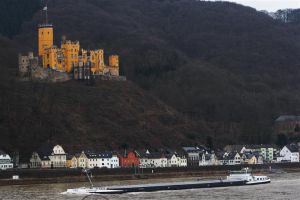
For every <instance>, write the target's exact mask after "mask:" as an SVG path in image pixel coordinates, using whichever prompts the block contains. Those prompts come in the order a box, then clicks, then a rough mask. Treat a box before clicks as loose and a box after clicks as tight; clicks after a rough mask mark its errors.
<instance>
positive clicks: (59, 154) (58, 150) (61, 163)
mask: <svg viewBox="0 0 300 200" xmlns="http://www.w3.org/2000/svg"><path fill="white" fill-rule="evenodd" d="M49 159H50V162H51V167H53V168H61V167H66V162H67V154H66V152H65V151H64V149H63V148H62V146H60V145H55V146H54V147H53V150H52V153H51V155H49Z"/></svg>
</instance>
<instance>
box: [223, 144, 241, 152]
mask: <svg viewBox="0 0 300 200" xmlns="http://www.w3.org/2000/svg"><path fill="white" fill-rule="evenodd" d="M243 147H245V145H242V144H237V145H227V146H225V147H224V151H226V152H241V150H242V148H243Z"/></svg>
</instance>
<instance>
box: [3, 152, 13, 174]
mask: <svg viewBox="0 0 300 200" xmlns="http://www.w3.org/2000/svg"><path fill="white" fill-rule="evenodd" d="M13 167H14V166H13V162H12V159H11V158H10V156H9V155H8V154H6V153H5V152H3V151H0V170H6V169H12V168H13Z"/></svg>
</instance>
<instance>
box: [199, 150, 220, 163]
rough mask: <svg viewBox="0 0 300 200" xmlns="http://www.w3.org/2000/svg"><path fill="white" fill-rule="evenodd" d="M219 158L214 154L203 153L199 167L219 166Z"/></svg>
mask: <svg viewBox="0 0 300 200" xmlns="http://www.w3.org/2000/svg"><path fill="white" fill-rule="evenodd" d="M218 164H219V162H218V159H217V156H216V155H215V154H214V153H208V152H205V153H202V154H201V156H200V160H199V166H207V165H218Z"/></svg>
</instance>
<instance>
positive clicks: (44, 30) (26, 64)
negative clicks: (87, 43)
mask: <svg viewBox="0 0 300 200" xmlns="http://www.w3.org/2000/svg"><path fill="white" fill-rule="evenodd" d="M45 8H46V12H47V7H45ZM45 8H44V9H45ZM46 16H47V13H46ZM53 35H54V34H53V26H52V24H48V23H47V18H46V23H43V24H40V25H39V26H38V57H34V55H33V53H32V52H29V53H28V55H26V56H24V55H21V54H19V72H20V75H21V76H23V77H24V76H31V77H33V76H35V77H36V76H38V77H39V78H40V79H45V77H47V73H48V72H46V71H45V69H47V70H48V71H49V70H51V74H52V75H53V74H54V73H55V74H56V76H57V75H59V74H60V77H61V79H64V80H65V79H66V76H67V77H72V78H74V79H89V78H90V76H91V75H94V76H97V75H104V76H113V77H118V76H119V56H118V55H110V56H109V58H108V65H106V64H105V63H104V50H103V49H97V50H85V49H80V44H79V41H70V40H67V39H66V37H65V36H63V37H62V41H61V45H60V48H59V47H57V46H55V45H54V44H53V40H54V39H53ZM41 68H42V69H41ZM45 72H46V74H45ZM48 74H49V73H48ZM64 76H65V77H64ZM86 77H88V78H86ZM48 78H49V77H48ZM67 79H68V78H67Z"/></svg>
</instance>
